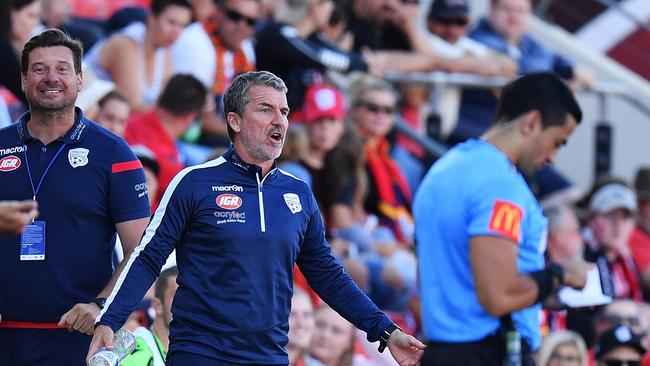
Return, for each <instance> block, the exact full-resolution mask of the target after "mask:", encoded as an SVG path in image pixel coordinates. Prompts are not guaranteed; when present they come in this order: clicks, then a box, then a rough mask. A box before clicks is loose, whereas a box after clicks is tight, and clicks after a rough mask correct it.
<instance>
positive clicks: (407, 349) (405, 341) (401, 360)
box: [388, 329, 427, 366]
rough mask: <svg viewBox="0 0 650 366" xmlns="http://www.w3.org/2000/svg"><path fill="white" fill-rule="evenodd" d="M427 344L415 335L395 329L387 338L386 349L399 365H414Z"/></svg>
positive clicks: (417, 362)
mask: <svg viewBox="0 0 650 366" xmlns="http://www.w3.org/2000/svg"><path fill="white" fill-rule="evenodd" d="M426 347H427V346H425V345H424V343H422V342H420V341H419V340H417V339H416V338H415V337H413V336H411V335H408V334H406V333H403V332H402V331H401V330H399V329H397V330H395V331H394V332H393V333H392V334H391V335H390V338H388V350H390V354H391V355H393V358H394V359H395V361H397V363H398V364H399V365H400V366H416V365H418V364H419V361H420V358H422V354H423V353H424V349H425V348H426Z"/></svg>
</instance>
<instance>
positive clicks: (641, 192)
mask: <svg viewBox="0 0 650 366" xmlns="http://www.w3.org/2000/svg"><path fill="white" fill-rule="evenodd" d="M634 181H635V182H634V187H635V188H636V194H637V199H638V203H639V221H638V222H637V225H636V228H635V229H634V232H632V236H631V237H630V241H629V244H630V250H631V251H632V258H633V259H634V263H635V264H636V267H637V269H638V270H639V274H640V276H641V285H642V286H643V289H644V294H645V300H650V296H648V295H649V294H650V167H642V168H640V169H639V170H638V171H637V173H636V178H635V180H634Z"/></svg>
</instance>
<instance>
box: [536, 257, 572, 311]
mask: <svg viewBox="0 0 650 366" xmlns="http://www.w3.org/2000/svg"><path fill="white" fill-rule="evenodd" d="M530 277H532V278H533V280H535V283H537V290H538V291H537V299H535V303H538V302H543V301H544V300H546V298H548V297H549V296H551V294H553V292H554V291H555V288H556V285H560V284H562V282H563V281H564V269H563V268H562V267H561V266H560V265H559V264H556V263H551V264H550V265H549V266H548V267H546V268H544V269H543V270H541V271H537V272H533V273H531V274H530Z"/></svg>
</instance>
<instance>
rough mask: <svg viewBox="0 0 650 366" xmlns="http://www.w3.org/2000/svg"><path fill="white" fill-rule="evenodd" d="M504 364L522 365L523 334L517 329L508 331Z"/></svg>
mask: <svg viewBox="0 0 650 366" xmlns="http://www.w3.org/2000/svg"><path fill="white" fill-rule="evenodd" d="M503 365H504V366H521V335H520V334H519V332H518V331H516V330H510V331H508V332H507V333H506V359H505V360H504V362H503Z"/></svg>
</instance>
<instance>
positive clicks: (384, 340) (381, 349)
mask: <svg viewBox="0 0 650 366" xmlns="http://www.w3.org/2000/svg"><path fill="white" fill-rule="evenodd" d="M397 329H399V330H400V331H402V328H400V327H398V326H397V324H395V323H393V324H391V325H389V326H388V328H386V330H384V333H382V334H381V337H379V348H378V349H377V350H378V351H379V353H382V352H384V350H385V349H386V346H388V338H390V335H391V334H393V332H394V331H396V330H397Z"/></svg>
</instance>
